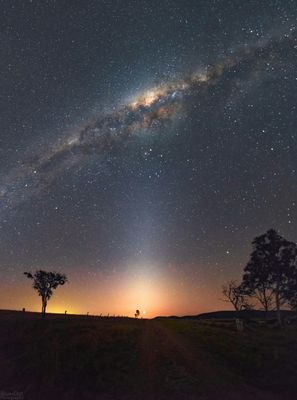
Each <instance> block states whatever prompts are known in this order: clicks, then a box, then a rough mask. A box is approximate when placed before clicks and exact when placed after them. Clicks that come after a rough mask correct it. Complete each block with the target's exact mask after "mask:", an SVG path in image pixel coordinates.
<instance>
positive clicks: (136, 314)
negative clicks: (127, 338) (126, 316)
mask: <svg viewBox="0 0 297 400" xmlns="http://www.w3.org/2000/svg"><path fill="white" fill-rule="evenodd" d="M134 316H135V318H138V317H139V316H140V311H139V310H136V311H135V314H134Z"/></svg>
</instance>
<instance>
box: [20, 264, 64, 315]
mask: <svg viewBox="0 0 297 400" xmlns="http://www.w3.org/2000/svg"><path fill="white" fill-rule="evenodd" d="M24 274H25V275H26V276H27V278H29V279H33V288H34V289H35V290H37V292H38V295H39V296H40V297H41V302H42V309H41V312H42V316H43V317H44V316H45V311H46V306H47V302H48V300H49V299H50V298H51V297H52V295H53V290H54V289H57V287H58V286H59V285H64V283H66V282H67V277H66V275H64V274H60V273H59V272H47V271H42V270H39V271H36V272H34V274H31V272H24Z"/></svg>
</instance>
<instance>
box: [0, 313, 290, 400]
mask: <svg viewBox="0 0 297 400" xmlns="http://www.w3.org/2000/svg"><path fill="white" fill-rule="evenodd" d="M0 371H1V375H0V399H4V398H9V399H10V400H11V399H12V400H14V399H28V400H33V399H38V400H43V399H44V400H46V399H71V400H76V399H79V400H83V399H106V400H107V399H127V400H128V399H141V400H146V399H152V400H158V399H172V400H175V399H181V400H182V399H189V400H191V399H220V400H221V399H231V400H233V399H243V400H247V399H250V400H252V399H253V400H254V399H259V400H260V399H261V400H262V399H263V400H268V399H269V400H285V399H296V393H297V327H296V326H293V325H291V326H286V327H285V328H282V329H279V328H275V327H273V326H264V325H259V326H257V325H255V326H251V327H250V328H248V329H246V330H245V331H244V332H242V333H239V332H236V331H235V329H234V323H233V322H232V321H223V322H220V321H216V322H212V321H206V320H204V321H203V320H199V321H197V320H187V319H159V320H134V319H128V318H99V317H82V316H70V315H67V316H64V315H47V318H46V319H45V320H42V319H41V318H40V315H39V314H35V313H18V312H5V311H1V312H0Z"/></svg>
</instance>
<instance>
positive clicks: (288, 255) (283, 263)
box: [242, 229, 297, 324]
mask: <svg viewBox="0 0 297 400" xmlns="http://www.w3.org/2000/svg"><path fill="white" fill-rule="evenodd" d="M252 245H253V252H252V254H251V257H250V261H249V262H248V264H247V266H246V267H245V269H244V275H243V282H242V286H243V287H244V288H245V290H247V291H248V292H249V293H250V295H254V296H256V297H257V298H258V300H259V301H260V303H261V304H262V305H263V306H264V308H265V309H266V310H268V309H270V308H271V307H272V304H274V306H275V309H276V311H277V318H278V322H279V323H280V324H281V306H283V305H284V304H286V303H288V302H290V299H293V297H294V290H293V280H294V277H295V276H296V271H297V265H296V256H297V246H296V244H295V243H293V242H289V241H288V240H286V239H285V238H283V237H282V236H280V235H279V234H278V233H277V232H276V231H275V230H273V229H270V230H268V231H267V232H266V233H264V234H263V235H261V236H258V237H256V238H255V239H254V240H253V242H252Z"/></svg>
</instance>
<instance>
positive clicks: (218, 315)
mask: <svg viewBox="0 0 297 400" xmlns="http://www.w3.org/2000/svg"><path fill="white" fill-rule="evenodd" d="M239 315H240V317H241V318H249V319H267V318H268V319H276V312H275V311H268V312H267V313H266V312H265V311H260V310H248V311H240V312H239V313H238V312H237V311H213V312H208V313H203V314H198V315H185V316H182V317H177V316H175V315H172V316H169V317H157V319H160V318H176V319H197V320H200V319H235V318H238V316H239ZM282 315H283V316H284V317H289V316H294V315H296V313H295V312H293V311H289V310H282Z"/></svg>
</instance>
